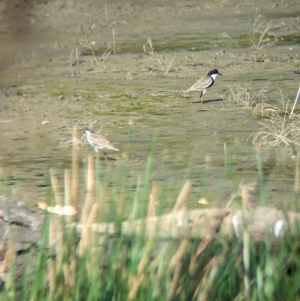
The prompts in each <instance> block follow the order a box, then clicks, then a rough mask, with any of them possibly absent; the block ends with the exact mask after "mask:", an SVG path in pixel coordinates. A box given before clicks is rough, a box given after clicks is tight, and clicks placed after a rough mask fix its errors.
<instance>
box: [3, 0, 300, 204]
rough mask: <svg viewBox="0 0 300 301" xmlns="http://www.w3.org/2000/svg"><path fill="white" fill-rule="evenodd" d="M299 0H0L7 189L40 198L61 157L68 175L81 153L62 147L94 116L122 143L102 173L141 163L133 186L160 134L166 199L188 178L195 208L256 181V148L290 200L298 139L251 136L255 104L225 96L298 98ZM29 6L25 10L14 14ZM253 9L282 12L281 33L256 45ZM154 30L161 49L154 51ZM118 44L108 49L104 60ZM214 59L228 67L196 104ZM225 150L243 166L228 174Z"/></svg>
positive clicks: (275, 194)
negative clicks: (258, 143) (267, 142)
mask: <svg viewBox="0 0 300 301" xmlns="http://www.w3.org/2000/svg"><path fill="white" fill-rule="evenodd" d="M24 5H25V6H26V9H24ZM297 7H299V4H298V2H297V1H292V2H291V1H289V2H276V1H275V2H274V1H267V2H264V3H259V2H251V3H248V2H247V3H245V2H243V1H236V2H234V3H231V2H230V3H229V2H228V1H223V2H222V3H220V2H218V1H210V2H209V3H202V4H200V5H199V3H198V2H196V1H190V2H189V3H186V1H176V2H174V1H164V2H163V3H160V2H156V1H151V2H149V3H144V2H143V1H140V2H134V3H133V2H131V1H127V2H123V1H116V2H114V3H113V4H105V3H104V2H98V1H97V2H96V1H95V2H93V1H91V2H84V3H82V2H81V1H66V2H64V3H61V2H58V1H50V2H48V1H39V2H35V1H29V2H26V3H23V4H20V3H16V2H15V3H10V4H8V5H6V4H5V3H2V4H1V7H0V9H1V10H2V11H3V12H4V13H3V14H1V21H2V22H1V40H2V41H4V42H3V43H1V83H0V85H1V93H0V114H1V123H0V125H1V134H0V135H1V140H2V141H5V145H2V147H1V149H0V164H1V167H2V169H1V174H2V177H1V184H2V185H1V186H2V187H3V190H4V191H6V193H7V191H9V193H11V194H13V195H15V196H16V197H20V196H21V197H22V198H23V199H24V201H25V202H30V203H31V204H32V206H33V205H34V204H36V202H37V201H41V200H44V199H45V198H46V195H47V191H49V187H50V185H51V184H50V180H49V174H48V169H49V167H53V166H55V167H56V168H57V169H58V173H60V178H61V179H63V170H64V169H65V168H70V166H71V154H72V152H71V150H70V149H68V148H61V146H62V144H63V143H64V142H66V141H69V140H70V139H71V133H72V127H73V126H74V125H78V127H79V129H81V130H83V128H84V127H85V126H87V125H89V124H90V123H93V122H95V123H94V128H95V129H96V130H99V129H100V128H101V127H102V131H101V133H103V134H104V135H108V138H109V140H111V141H112V142H113V143H114V144H116V146H117V147H118V148H120V149H121V155H120V157H121V160H120V161H118V162H109V163H108V164H107V165H105V164H102V163H104V162H101V164H102V166H103V170H104V172H103V173H104V174H105V173H106V174H108V173H111V174H112V175H114V172H115V173H116V174H117V171H116V170H117V169H118V168H119V167H120V166H121V167H122V168H123V170H126V171H128V170H130V171H131V174H130V176H131V177H132V183H131V182H130V184H128V186H130V187H134V185H135V182H136V177H137V175H139V174H141V173H142V172H143V171H144V168H145V164H146V160H147V157H148V155H149V153H150V149H151V147H152V146H153V140H155V143H154V144H155V152H154V168H153V173H152V179H153V181H154V180H155V181H159V182H161V183H163V184H162V185H164V184H166V185H165V186H166V187H167V193H166V197H167V198H169V199H174V198H172V196H174V195H176V194H177V191H175V192H174V187H178V186H180V185H182V179H183V178H190V179H191V180H192V181H193V183H194V185H193V191H192V193H191V196H190V205H191V206H197V205H195V200H198V199H199V198H200V197H202V196H203V195H205V196H206V197H208V198H209V199H211V200H212V204H213V205H217V206H223V203H222V201H219V200H223V199H227V198H228V197H229V196H230V194H231V193H232V192H233V191H234V190H235V189H236V187H237V186H238V184H239V183H240V182H241V181H242V180H243V179H250V180H256V178H257V169H258V163H257V152H259V153H260V154H261V156H262V161H263V162H266V164H265V165H264V169H266V173H269V174H271V172H269V171H270V170H272V171H274V172H273V175H272V177H271V178H268V179H270V181H269V182H268V183H269V189H268V191H269V195H268V199H269V202H270V203H274V204H276V205H277V206H279V207H282V206H283V207H285V206H289V204H290V199H291V197H292V196H293V185H294V167H295V161H294V159H293V158H292V156H291V151H290V149H281V148H279V149H275V150H273V151H272V152H271V153H270V150H268V149H259V150H257V149H256V148H254V146H253V145H252V143H251V135H252V134H254V133H256V132H257V131H258V130H259V128H260V125H259V124H258V123H257V121H259V120H257V119H256V118H255V117H253V116H252V114H251V110H244V109H243V108H230V107H228V105H227V104H226V100H228V99H229V98H230V97H232V94H231V92H230V88H233V90H234V87H235V85H236V84H238V85H242V86H245V85H249V86H250V87H251V91H253V93H254V94H255V93H258V92H259V91H260V90H261V89H263V88H266V92H265V96H266V99H267V101H268V102H270V103H273V104H278V103H279V102H280V101H281V100H282V99H283V101H287V99H293V98H294V96H295V93H296V90H297V85H298V82H297V79H298V73H297V72H298V69H299V50H298V48H297V43H298V41H299V17H298V15H297V14H295V11H296V8H297ZM256 8H257V10H256ZM21 12H22V14H23V15H24V18H23V19H22V22H16V21H15V20H17V18H16V16H19V15H20V14H21ZM255 13H256V15H255ZM255 16H257V17H255ZM255 18H257V19H255ZM255 20H256V21H257V24H260V25H259V26H266V25H267V24H268V22H272V33H274V35H271V34H270V36H268V38H267V39H266V41H265V42H264V43H263V44H262V45H261V46H264V47H262V49H254V48H253V46H254V45H257V40H255V35H254V34H253V33H254V31H253V26H254V25H255ZM258 22H261V23H258ZM257 26H258V25H257ZM257 28H258V29H261V30H262V29H263V27H257ZM113 29H114V31H113ZM113 32H114V36H113ZM149 36H150V37H151V39H152V43H153V45H154V50H155V51H157V53H158V55H159V57H160V58H161V60H160V61H159V59H157V57H153V56H149V55H147V54H145V53H144V51H143V45H146V46H149V45H147V41H146V38H147V37H149ZM113 37H114V38H113ZM253 39H254V40H253ZM255 43H256V44H255ZM91 49H92V50H93V51H94V54H95V56H93V55H91ZM107 49H109V51H111V53H110V54H109V55H108V56H107V57H105V59H104V57H103V56H102V55H103V54H104V53H106V50H107ZM79 53H81V54H82V55H79ZM12 54H13V55H12ZM77 54H78V56H76V55H77ZM83 54H84V55H83ZM101 57H102V58H101ZM171 62H172V68H170V72H168V73H166V72H165V69H166V68H167V67H168V65H169V64H170V63H171ZM213 67H217V68H218V69H219V70H220V72H221V73H222V74H223V77H222V78H218V79H217V81H216V84H215V85H214V87H213V88H212V89H211V90H209V92H208V93H207V94H206V100H207V103H206V104H204V105H201V104H199V103H195V102H197V101H198V94H197V93H196V94H192V95H190V98H188V99H186V98H184V97H182V91H183V90H185V89H187V88H188V87H189V86H191V84H192V83H193V82H194V81H195V80H196V79H198V78H199V76H201V75H203V74H205V73H206V72H207V71H208V70H209V69H210V68H213ZM282 95H283V96H282ZM83 141H84V140H83ZM225 145H226V152H225V151H224V149H225V148H224V146H225ZM91 151H92V150H91V149H90V148H89V147H88V146H87V145H85V146H84V147H83V148H82V149H81V150H80V153H79V160H80V166H81V169H80V176H82V182H84V179H83V176H84V175H83V174H84V172H83V167H84V165H85V164H86V155H87V153H89V152H91ZM270 158H271V159H272V160H271V161H272V163H270ZM226 162H227V163H228V162H232V166H233V167H232V170H233V173H232V172H231V173H227V172H228V170H227V169H226V164H227V163H226ZM227 167H228V165H227ZM103 177H105V176H103ZM112 177H113V176H112ZM203 179H204V180H203ZM61 192H62V193H63V180H62V181H61ZM133 194H134V189H132V195H133ZM132 195H128V199H130V198H131V197H132ZM216 196H217V197H216Z"/></svg>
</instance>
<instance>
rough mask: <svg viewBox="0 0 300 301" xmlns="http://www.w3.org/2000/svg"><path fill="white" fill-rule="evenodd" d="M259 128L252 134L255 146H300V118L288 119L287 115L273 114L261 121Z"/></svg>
mask: <svg viewBox="0 0 300 301" xmlns="http://www.w3.org/2000/svg"><path fill="white" fill-rule="evenodd" d="M259 124H261V125H262V128H260V130H259V131H258V132H257V133H256V134H254V135H252V136H253V140H252V143H253V144H255V145H257V146H264V147H275V146H300V120H299V119H298V118H294V119H289V118H288V116H287V115H285V116H284V117H281V116H279V115H275V116H273V117H272V118H271V119H270V120H269V122H266V123H262V122H259Z"/></svg>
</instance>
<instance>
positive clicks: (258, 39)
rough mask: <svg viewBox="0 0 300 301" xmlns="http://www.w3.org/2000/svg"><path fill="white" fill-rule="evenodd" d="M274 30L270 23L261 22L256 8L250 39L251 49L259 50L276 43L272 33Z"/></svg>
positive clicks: (275, 36) (275, 37) (276, 38)
mask: <svg viewBox="0 0 300 301" xmlns="http://www.w3.org/2000/svg"><path fill="white" fill-rule="evenodd" d="M274 29H276V27H275V26H273V24H272V22H271V21H270V22H265V21H262V16H261V15H260V14H258V9H257V8H256V10H255V15H254V22H253V27H252V37H251V41H252V45H253V48H254V49H257V50H259V49H263V48H265V47H268V46H271V45H273V44H274V43H275V42H277V41H278V37H277V35H276V34H275V33H274V31H273V30H274Z"/></svg>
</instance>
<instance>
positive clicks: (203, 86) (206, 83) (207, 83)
mask: <svg viewBox="0 0 300 301" xmlns="http://www.w3.org/2000/svg"><path fill="white" fill-rule="evenodd" d="M218 75H221V76H222V74H220V73H219V71H218V70H217V69H212V70H210V71H209V72H208V73H207V75H205V76H203V77H201V78H200V79H199V80H197V81H196V82H195V83H194V84H193V85H192V86H191V87H190V88H189V89H187V90H186V91H185V93H188V92H195V91H200V92H201V93H200V100H201V103H202V104H203V95H204V94H205V92H206V90H207V89H208V88H210V87H211V86H212V85H213V84H214V82H215V79H216V77H217V76H218Z"/></svg>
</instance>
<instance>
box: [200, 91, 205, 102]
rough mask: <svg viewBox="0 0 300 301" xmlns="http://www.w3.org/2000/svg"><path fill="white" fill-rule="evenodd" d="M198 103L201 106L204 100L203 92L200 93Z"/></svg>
mask: <svg viewBox="0 0 300 301" xmlns="http://www.w3.org/2000/svg"><path fill="white" fill-rule="evenodd" d="M200 101H201V104H203V101H204V99H203V92H202V91H201V93H200Z"/></svg>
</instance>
